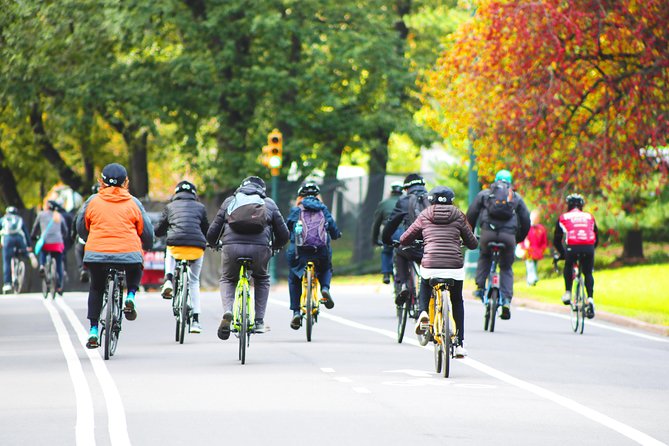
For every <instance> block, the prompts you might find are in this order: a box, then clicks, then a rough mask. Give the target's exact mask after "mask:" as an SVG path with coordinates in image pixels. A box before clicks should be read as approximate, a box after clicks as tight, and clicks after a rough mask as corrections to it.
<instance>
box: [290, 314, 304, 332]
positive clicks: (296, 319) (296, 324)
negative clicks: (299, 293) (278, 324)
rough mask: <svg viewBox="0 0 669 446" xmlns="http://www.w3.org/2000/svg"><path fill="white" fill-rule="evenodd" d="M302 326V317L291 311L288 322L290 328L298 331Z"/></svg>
mask: <svg viewBox="0 0 669 446" xmlns="http://www.w3.org/2000/svg"><path fill="white" fill-rule="evenodd" d="M301 326H302V315H301V314H300V312H299V311H293V318H292V319H291V320H290V328H292V329H293V330H299V329H300V327H301Z"/></svg>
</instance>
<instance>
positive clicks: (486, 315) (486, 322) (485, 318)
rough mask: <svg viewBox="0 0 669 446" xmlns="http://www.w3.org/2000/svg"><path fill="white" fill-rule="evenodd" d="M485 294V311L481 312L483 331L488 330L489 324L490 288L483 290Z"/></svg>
mask: <svg viewBox="0 0 669 446" xmlns="http://www.w3.org/2000/svg"><path fill="white" fill-rule="evenodd" d="M485 295H486V296H488V303H486V304H485V305H484V308H485V311H484V312H483V331H488V327H489V326H490V296H489V295H490V290H487V289H486V290H485Z"/></svg>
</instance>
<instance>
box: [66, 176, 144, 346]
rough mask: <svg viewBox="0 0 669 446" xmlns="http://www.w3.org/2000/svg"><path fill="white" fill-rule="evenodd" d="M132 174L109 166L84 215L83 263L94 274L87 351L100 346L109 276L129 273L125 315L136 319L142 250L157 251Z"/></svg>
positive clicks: (81, 228) (81, 232)
mask: <svg viewBox="0 0 669 446" xmlns="http://www.w3.org/2000/svg"><path fill="white" fill-rule="evenodd" d="M128 184H129V181H128V173H127V171H126V170H125V167H123V166H122V165H120V164H117V163H112V164H107V165H106V166H105V167H104V168H103V169H102V173H101V175H100V191H99V192H98V193H97V194H95V195H92V196H91V197H90V198H89V199H88V200H86V203H84V205H83V206H82V208H81V209H80V210H79V214H78V215H77V219H76V225H77V233H78V234H79V236H80V237H81V238H82V239H83V240H84V241H85V242H86V246H85V251H84V263H85V264H86V266H87V267H88V271H89V273H90V279H91V283H90V288H89V292H88V320H89V321H90V323H91V329H90V332H89V337H88V342H87V343H86V347H88V348H96V347H98V346H99V343H98V340H99V333H98V318H99V316H100V310H101V309H102V297H103V295H104V291H105V285H106V280H107V271H108V270H109V268H110V267H114V268H119V269H123V270H125V274H126V285H127V289H128V293H127V296H126V298H125V305H124V308H123V312H124V313H125V317H126V319H128V320H129V321H134V320H135V319H136V318H137V309H136V303H135V294H136V293H137V290H138V289H139V283H140V281H141V279H142V261H143V257H142V249H150V248H151V246H153V225H152V224H151V220H150V219H149V217H148V215H147V214H146V211H145V210H144V206H142V203H140V201H139V200H138V199H137V198H135V197H133V196H132V195H130V192H129V191H128Z"/></svg>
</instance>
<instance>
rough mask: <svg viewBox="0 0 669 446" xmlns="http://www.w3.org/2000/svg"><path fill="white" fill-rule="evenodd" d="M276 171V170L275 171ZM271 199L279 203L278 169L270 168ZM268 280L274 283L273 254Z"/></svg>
mask: <svg viewBox="0 0 669 446" xmlns="http://www.w3.org/2000/svg"><path fill="white" fill-rule="evenodd" d="M275 171H277V172H275ZM271 187H272V200H273V201H274V202H275V203H276V204H277V206H278V205H279V172H278V169H272V183H271ZM269 280H270V281H271V282H272V283H276V259H275V258H274V256H272V258H271V259H270V262H269Z"/></svg>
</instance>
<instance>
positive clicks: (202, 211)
mask: <svg viewBox="0 0 669 446" xmlns="http://www.w3.org/2000/svg"><path fill="white" fill-rule="evenodd" d="M208 229H209V220H208V219H207V210H206V208H205V207H204V204H202V203H200V202H199V201H198V199H197V197H196V196H195V195H193V194H191V193H190V192H179V193H177V194H175V195H174V196H173V197H172V199H171V200H170V202H169V203H167V206H165V209H163V213H162V215H161V216H160V220H158V224H157V225H156V229H155V231H154V232H155V234H156V237H162V236H163V235H165V234H167V245H168V246H197V247H198V248H202V249H204V248H206V247H207V241H206V239H205V236H206V235H207V230H208Z"/></svg>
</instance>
